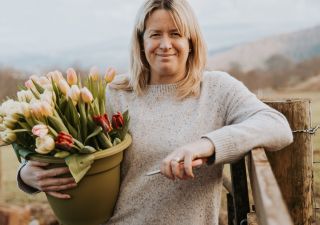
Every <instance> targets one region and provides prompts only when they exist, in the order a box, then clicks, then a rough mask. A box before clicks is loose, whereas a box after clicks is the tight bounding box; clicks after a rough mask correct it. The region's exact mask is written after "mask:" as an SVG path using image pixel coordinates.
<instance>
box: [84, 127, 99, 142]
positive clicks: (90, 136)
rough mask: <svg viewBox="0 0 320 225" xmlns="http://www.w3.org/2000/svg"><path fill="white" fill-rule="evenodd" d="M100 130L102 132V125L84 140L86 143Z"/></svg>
mask: <svg viewBox="0 0 320 225" xmlns="http://www.w3.org/2000/svg"><path fill="white" fill-rule="evenodd" d="M100 132H102V127H97V128H96V129H95V130H94V131H93V132H92V133H91V134H90V135H89V136H88V137H87V138H86V140H85V141H84V144H86V143H87V141H88V140H89V139H90V138H92V137H94V136H97V135H98V134H99V133H100Z"/></svg>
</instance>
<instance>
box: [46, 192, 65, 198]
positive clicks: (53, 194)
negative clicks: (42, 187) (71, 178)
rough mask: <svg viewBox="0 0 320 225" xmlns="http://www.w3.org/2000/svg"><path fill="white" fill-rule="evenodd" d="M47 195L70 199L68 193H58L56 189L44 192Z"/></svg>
mask: <svg viewBox="0 0 320 225" xmlns="http://www.w3.org/2000/svg"><path fill="white" fill-rule="evenodd" d="M46 193H47V194H48V195H51V196H53V197H55V198H60V199H70V198H71V196H70V195H68V194H63V193H60V192H56V191H49V192H46Z"/></svg>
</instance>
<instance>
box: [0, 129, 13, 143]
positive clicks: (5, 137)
mask: <svg viewBox="0 0 320 225" xmlns="http://www.w3.org/2000/svg"><path fill="white" fill-rule="evenodd" d="M0 137H1V139H2V141H3V142H5V143H8V144H10V143H13V142H14V141H15V140H17V135H16V134H15V133H14V132H12V130H10V129H6V130H5V131H2V132H0Z"/></svg>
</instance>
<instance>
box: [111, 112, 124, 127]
mask: <svg viewBox="0 0 320 225" xmlns="http://www.w3.org/2000/svg"><path fill="white" fill-rule="evenodd" d="M112 126H113V127H114V128H116V129H119V128H121V127H123V126H124V120H123V116H122V114H121V113H120V112H118V113H117V114H115V115H113V116H112Z"/></svg>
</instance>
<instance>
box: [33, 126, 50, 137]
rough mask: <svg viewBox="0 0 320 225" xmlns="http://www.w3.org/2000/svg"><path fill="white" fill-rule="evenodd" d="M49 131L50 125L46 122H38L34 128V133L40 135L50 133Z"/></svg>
mask: <svg viewBox="0 0 320 225" xmlns="http://www.w3.org/2000/svg"><path fill="white" fill-rule="evenodd" d="M48 132H49V130H48V127H47V126H46V125H44V124H38V125H35V126H34V127H33V128H32V133H33V134H34V135H35V136H38V137H44V136H46V135H47V134H48Z"/></svg>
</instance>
